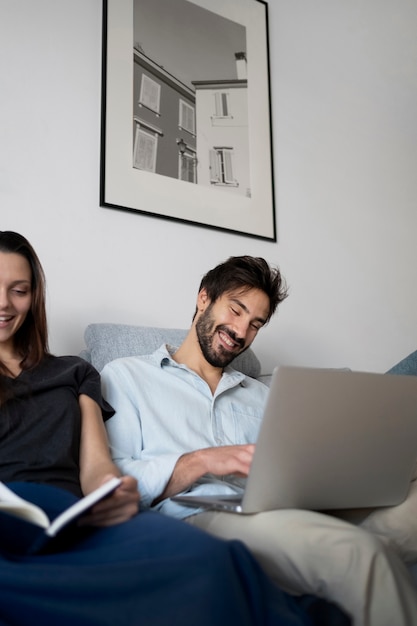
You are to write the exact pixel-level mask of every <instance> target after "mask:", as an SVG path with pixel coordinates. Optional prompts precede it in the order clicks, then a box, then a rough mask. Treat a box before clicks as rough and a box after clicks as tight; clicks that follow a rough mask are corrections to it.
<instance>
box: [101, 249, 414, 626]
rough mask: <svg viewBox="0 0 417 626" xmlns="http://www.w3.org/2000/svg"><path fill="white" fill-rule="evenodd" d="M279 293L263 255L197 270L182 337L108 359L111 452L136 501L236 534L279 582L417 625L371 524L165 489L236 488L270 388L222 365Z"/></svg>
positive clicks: (383, 625)
mask: <svg viewBox="0 0 417 626" xmlns="http://www.w3.org/2000/svg"><path fill="white" fill-rule="evenodd" d="M286 297H287V288H286V285H285V281H284V279H283V278H282V276H281V274H280V272H279V270H278V269H277V268H271V267H270V266H269V265H268V264H267V262H266V261H265V260H264V259H262V258H257V257H250V256H243V257H231V258H230V259H228V260H227V261H225V262H224V263H221V264H220V265H218V266H217V267H215V268H214V269H212V270H211V271H209V272H208V273H207V274H206V275H205V276H204V277H203V279H202V281H201V284H200V288H199V291H198V296H197V304H196V310H195V313H194V317H193V321H192V325H191V328H190V330H189V332H188V334H187V336H186V338H185V339H184V341H183V343H182V344H181V345H180V346H179V347H173V346H168V345H162V346H161V347H160V348H159V349H158V350H156V352H154V353H153V354H151V355H148V356H142V357H128V358H125V359H118V360H116V361H113V362H112V363H110V364H108V365H106V367H105V368H104V369H103V371H102V381H103V392H104V396H105V397H106V399H107V400H108V402H110V404H111V405H112V406H113V407H114V409H115V410H116V414H115V415H114V416H113V417H112V418H111V419H110V420H108V421H107V422H106V427H107V430H108V435H109V439H110V444H111V449H112V456H113V460H114V461H115V463H116V464H117V465H118V466H119V467H120V469H121V470H122V472H123V473H125V474H130V475H132V476H134V477H135V478H136V479H137V481H138V485H139V490H140V493H141V503H142V508H154V509H156V510H159V511H161V512H162V513H165V514H167V515H172V516H175V517H179V518H183V519H186V521H187V522H189V523H191V524H194V525H196V526H198V527H200V528H202V529H205V530H207V531H208V532H210V533H212V534H215V535H217V536H220V537H223V538H227V539H240V540H241V541H243V542H244V543H245V544H246V545H247V546H248V547H249V548H250V550H251V551H252V552H253V554H254V555H255V557H257V559H258V560H259V562H260V563H261V564H262V566H263V567H264V569H265V570H266V571H267V572H268V573H269V574H270V576H271V577H272V578H273V579H274V581H275V582H276V583H277V584H278V585H279V586H280V587H282V588H284V589H285V590H287V591H289V592H291V593H294V594H306V593H307V594H313V595H316V596H321V597H324V598H326V599H327V600H330V601H332V602H334V603H336V604H337V605H339V606H340V607H341V608H342V609H344V611H345V612H346V613H347V614H348V615H349V616H350V617H352V620H353V623H354V624H355V626H365V625H366V626H392V625H393V624H395V625H396V626H409V625H410V624H414V623H415V624H417V594H416V591H415V589H414V587H413V584H412V582H411V580H410V578H409V575H408V572H407V571H406V569H405V567H404V565H403V563H402V561H401V560H400V559H399V557H398V556H397V554H396V553H395V552H394V551H393V550H391V548H389V547H386V546H385V545H384V544H383V543H382V542H380V541H379V540H378V539H377V538H376V537H375V536H373V535H372V534H370V533H368V532H365V531H364V530H362V529H360V528H358V527H356V526H353V525H351V524H348V523H347V522H344V521H342V520H340V519H336V518H334V517H330V516H329V515H323V514H320V513H316V512H313V511H302V510H279V511H268V512H265V513H258V514H256V515H235V514H233V513H226V512H215V511H209V512H201V511H198V510H197V511H195V510H193V509H191V508H189V507H183V506H181V505H179V504H178V503H176V502H174V501H172V500H171V499H170V498H171V497H172V496H174V495H176V494H179V493H182V492H185V491H186V492H192V493H195V494H200V495H217V494H233V493H236V492H241V491H242V486H243V483H244V480H245V478H246V476H247V475H248V473H249V469H250V466H251V462H252V458H253V453H254V450H255V442H256V439H257V435H258V431H259V426H260V423H261V420H262V415H263V409H264V406H265V403H266V398H267V395H268V388H267V387H266V386H265V385H263V384H262V383H261V382H259V381H257V380H255V379H253V378H250V377H248V376H245V375H244V374H242V373H240V372H238V371H236V370H234V369H233V367H232V366H231V365H230V364H231V363H232V361H233V359H234V358H235V357H236V356H237V355H238V354H240V353H242V352H243V351H244V350H246V349H247V348H249V346H250V345H251V343H252V342H253V340H254V339H255V337H256V335H257V333H258V331H259V330H260V329H261V328H262V327H263V326H265V324H267V322H268V321H269V320H270V318H271V316H272V315H273V314H274V312H275V310H276V308H277V306H278V305H279V304H280V303H281V302H282V301H283V300H285V298H286ZM329 471H331V468H329ZM271 479H273V477H271Z"/></svg>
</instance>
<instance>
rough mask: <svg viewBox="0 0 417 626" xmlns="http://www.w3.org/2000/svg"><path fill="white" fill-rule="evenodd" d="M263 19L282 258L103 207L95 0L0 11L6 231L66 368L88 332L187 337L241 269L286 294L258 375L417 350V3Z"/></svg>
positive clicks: (278, 2)
mask: <svg viewBox="0 0 417 626" xmlns="http://www.w3.org/2000/svg"><path fill="white" fill-rule="evenodd" d="M269 21H270V50H271V72H272V75H271V80H272V103H273V138H274V157H275V171H276V206H277V209H276V210H277V225H278V238H279V239H278V242H277V243H271V242H265V241H260V240H256V239H250V238H247V237H242V236H239V235H232V234H228V233H222V232H219V231H213V230H208V229H204V228H200V227H196V226H190V225H183V224H177V223H173V222H168V221H165V220H162V219H159V218H155V217H146V216H144V215H139V214H136V215H135V214H129V213H125V212H122V211H115V210H111V209H104V208H100V207H99V200H98V198H99V156H100V155H99V143H100V71H101V0H72V1H71V2H66V1H64V0H37V1H36V2H33V0H0V42H1V55H0V78H1V82H0V85H1V87H0V88H1V94H0V228H1V229H2V230H6V229H13V230H17V231H20V232H22V233H23V234H25V235H26V236H27V237H28V238H29V239H30V240H31V242H32V243H33V244H34V246H35V248H36V249H37V251H38V253H39V255H40V257H41V260H42V261H43V264H44V267H45V270H46V273H47V277H48V285H49V292H48V293H49V295H48V306H49V313H50V327H51V348H52V349H53V351H55V352H56V353H77V352H78V351H79V350H80V349H81V347H82V346H83V339H82V335H83V331H84V328H85V326H86V325H87V324H88V323H90V322H94V321H96V322H97V321H114V322H126V323H140V324H154V325H160V326H164V325H168V326H178V327H187V326H188V325H189V323H190V319H191V315H192V312H193V309H194V302H195V297H196V290H197V286H198V283H199V280H200V278H201V276H202V274H203V273H204V272H205V271H206V270H207V269H209V268H211V267H212V266H214V265H215V264H217V263H218V262H219V261H222V260H223V259H225V258H226V257H227V256H229V255H235V254H254V255H262V256H264V257H265V258H267V259H268V260H269V261H270V262H272V263H278V264H279V265H280V267H281V269H282V271H283V273H284V274H285V276H286V277H287V280H288V282H289V284H290V287H291V296H290V298H289V299H288V300H287V301H286V302H285V303H284V304H283V305H282V308H281V310H280V313H279V314H278V315H277V316H276V318H274V319H273V321H271V323H270V326H269V327H268V328H267V329H265V330H263V331H262V332H261V334H260V336H259V338H258V339H257V343H256V351H257V353H258V355H259V356H260V357H261V359H262V360H263V362H264V370H265V371H268V370H270V369H271V367H272V366H273V365H274V364H275V363H276V362H278V361H280V362H286V363H292V364H307V365H317V366H350V367H352V368H355V369H368V370H375V371H383V370H384V369H386V368H388V367H389V366H390V365H391V364H393V363H394V362H396V361H397V360H399V359H400V358H402V357H403V356H405V355H406V354H407V353H408V352H411V351H412V350H414V349H415V348H417V298H416V294H415V289H416V285H417V263H416V246H415V236H416V233H417V206H416V203H417V115H416V112H417V77H416V67H417V37H416V33H417V5H416V2H415V0H367V2H363V0H349V2H347V1H343V0H342V1H339V2H334V0H315V2H311V0H270V3H269ZM144 209H146V207H144Z"/></svg>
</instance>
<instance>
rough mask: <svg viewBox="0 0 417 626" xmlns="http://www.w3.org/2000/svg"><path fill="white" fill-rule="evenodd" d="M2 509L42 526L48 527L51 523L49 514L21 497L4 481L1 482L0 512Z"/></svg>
mask: <svg viewBox="0 0 417 626" xmlns="http://www.w3.org/2000/svg"><path fill="white" fill-rule="evenodd" d="M1 511H4V512H5V513H9V514H10V515H16V516H17V517H20V518H22V519H24V520H27V521H28V522H32V524H36V526H40V527H41V528H47V527H48V526H49V523H50V522H49V519H48V516H47V515H46V513H45V512H44V511H42V509H41V508H39V507H38V506H36V504H32V502H28V501H27V500H24V499H23V498H21V497H20V496H18V495H17V494H15V493H14V491H12V490H11V489H9V488H8V487H6V485H5V484H4V483H2V482H0V512H1Z"/></svg>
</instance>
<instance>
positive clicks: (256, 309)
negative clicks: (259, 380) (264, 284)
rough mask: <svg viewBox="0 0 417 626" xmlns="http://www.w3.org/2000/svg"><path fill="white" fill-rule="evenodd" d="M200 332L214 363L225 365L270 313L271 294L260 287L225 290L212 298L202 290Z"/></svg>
mask: <svg viewBox="0 0 417 626" xmlns="http://www.w3.org/2000/svg"><path fill="white" fill-rule="evenodd" d="M198 308H199V316H198V318H197V320H196V325H195V327H196V332H197V338H198V342H199V344H200V348H201V351H202V353H203V355H204V357H205V359H206V361H208V363H210V365H213V366H214V367H225V366H226V365H228V364H229V363H230V362H231V361H233V359H234V358H236V357H237V355H238V354H241V353H242V352H243V351H244V350H247V348H249V346H250V345H251V343H252V341H253V340H254V339H255V337H256V335H257V333H258V330H259V329H260V328H262V326H263V325H264V324H265V322H266V319H267V317H268V313H269V298H268V296H267V295H266V293H265V292H263V291H261V290H260V289H249V290H248V291H242V290H238V291H232V292H228V293H224V294H223V295H222V296H220V297H219V298H218V299H217V300H216V301H215V302H211V301H210V300H209V299H208V297H207V294H206V293H205V291H204V290H202V291H201V292H200V294H199V300H198Z"/></svg>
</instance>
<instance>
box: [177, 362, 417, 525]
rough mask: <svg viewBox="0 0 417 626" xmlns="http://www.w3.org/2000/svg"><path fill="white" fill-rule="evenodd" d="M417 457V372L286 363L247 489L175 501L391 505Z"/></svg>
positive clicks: (237, 507) (276, 378) (240, 505)
mask: <svg viewBox="0 0 417 626" xmlns="http://www.w3.org/2000/svg"><path fill="white" fill-rule="evenodd" d="M416 460H417V376H399V375H393V374H374V373H368V372H352V371H349V370H329V369H314V368H301V367H278V368H276V369H275V370H274V373H273V376H272V381H271V387H270V392H269V397H268V401H267V404H266V408H265V414H264V418H263V421H262V424H261V429H260V433H259V437H258V441H257V444H256V449H255V454H254V457H253V461H252V466H251V470H250V474H249V476H248V479H247V481H246V486H245V490H244V493H243V496H242V495H238V496H207V497H204V496H197V495H192V494H188V495H187V494H184V495H178V496H175V497H174V498H173V500H174V501H176V502H178V503H181V504H184V505H188V506H192V507H203V508H207V509H215V510H222V511H231V512H235V513H257V512H260V511H267V510H273V509H280V508H302V509H310V510H318V511H326V510H329V511H331V510H336V509H337V510H340V509H363V508H368V507H382V506H391V505H395V504H399V503H400V502H402V501H403V500H404V499H405V498H406V497H407V493H408V490H409V484H410V480H411V477H412V475H413V473H414V468H415V464H416Z"/></svg>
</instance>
